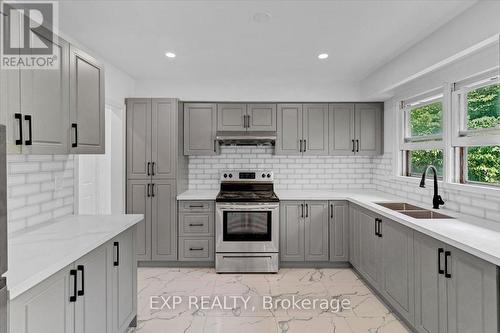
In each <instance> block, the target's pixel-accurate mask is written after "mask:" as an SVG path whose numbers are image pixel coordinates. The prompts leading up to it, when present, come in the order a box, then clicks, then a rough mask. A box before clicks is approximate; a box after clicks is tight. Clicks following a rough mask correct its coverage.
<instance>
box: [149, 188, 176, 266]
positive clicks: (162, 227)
mask: <svg viewBox="0 0 500 333" xmlns="http://www.w3.org/2000/svg"><path fill="white" fill-rule="evenodd" d="M175 183H176V181H175V179H164V180H154V181H153V182H152V183H151V204H152V209H151V236H152V237H151V238H152V239H151V247H152V253H151V258H152V259H153V260H167V261H172V260H177V223H176V222H177V220H176V216H177V208H176V198H175V197H176V192H175Z"/></svg>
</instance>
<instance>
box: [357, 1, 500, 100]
mask: <svg viewBox="0 0 500 333" xmlns="http://www.w3.org/2000/svg"><path fill="white" fill-rule="evenodd" d="M499 13H500V1H478V3H477V4H476V5H474V6H472V7H471V8H469V9H468V10H466V11H465V12H463V13H462V14H460V15H458V16H457V17H455V18H453V19H452V20H451V21H450V22H448V23H447V24H445V25H444V26H442V27H441V28H440V29H438V30H436V31H435V32H434V33H433V34H431V35H430V36H429V37H427V38H425V39H424V40H422V41H421V42H419V43H417V44H416V45H414V46H412V47H410V48H409V49H408V50H407V51H406V52H404V53H403V54H401V55H399V56H398V57H396V58H395V59H393V60H391V61H390V62H389V63H387V64H386V65H385V66H383V67H381V68H379V69H378V70H376V71H375V72H373V73H372V74H370V75H369V76H368V77H367V78H366V79H365V80H364V81H363V82H362V85H361V94H362V95H363V96H364V97H365V98H370V97H371V96H377V97H378V96H385V97H390V96H392V93H391V91H392V90H393V89H394V88H396V87H398V86H400V85H402V84H405V83H407V82H409V81H411V80H413V79H415V78H417V77H419V76H421V75H424V74H427V73H428V72H430V71H432V70H435V69H437V68H436V67H440V66H441V65H443V64H445V63H447V62H448V61H449V60H451V59H453V58H454V57H455V56H457V55H460V54H461V53H463V51H464V50H467V49H469V48H471V47H474V45H477V44H478V43H481V42H482V41H484V40H486V39H488V38H490V37H493V36H495V35H498V34H499V33H500V14H499Z"/></svg>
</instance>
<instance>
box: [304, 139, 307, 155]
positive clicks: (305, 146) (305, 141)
mask: <svg viewBox="0 0 500 333" xmlns="http://www.w3.org/2000/svg"><path fill="white" fill-rule="evenodd" d="M306 150H307V140H306V139H304V151H303V152H304V153H305V152H306Z"/></svg>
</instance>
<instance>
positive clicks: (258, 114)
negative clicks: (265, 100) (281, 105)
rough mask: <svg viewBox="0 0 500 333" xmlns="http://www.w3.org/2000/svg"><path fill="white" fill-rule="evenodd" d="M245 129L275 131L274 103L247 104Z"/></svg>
mask: <svg viewBox="0 0 500 333" xmlns="http://www.w3.org/2000/svg"><path fill="white" fill-rule="evenodd" d="M247 115H248V122H249V124H248V126H249V127H248V128H247V131H276V104H262V103H255V104H247Z"/></svg>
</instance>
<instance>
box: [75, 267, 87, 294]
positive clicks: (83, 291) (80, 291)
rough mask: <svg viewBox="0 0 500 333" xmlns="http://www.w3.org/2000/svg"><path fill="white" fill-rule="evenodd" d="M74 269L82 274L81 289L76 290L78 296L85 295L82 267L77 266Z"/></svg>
mask: <svg viewBox="0 0 500 333" xmlns="http://www.w3.org/2000/svg"><path fill="white" fill-rule="evenodd" d="M76 269H77V270H78V271H80V272H82V289H80V290H78V296H83V295H85V270H84V267H83V265H78V266H77V267H76Z"/></svg>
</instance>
